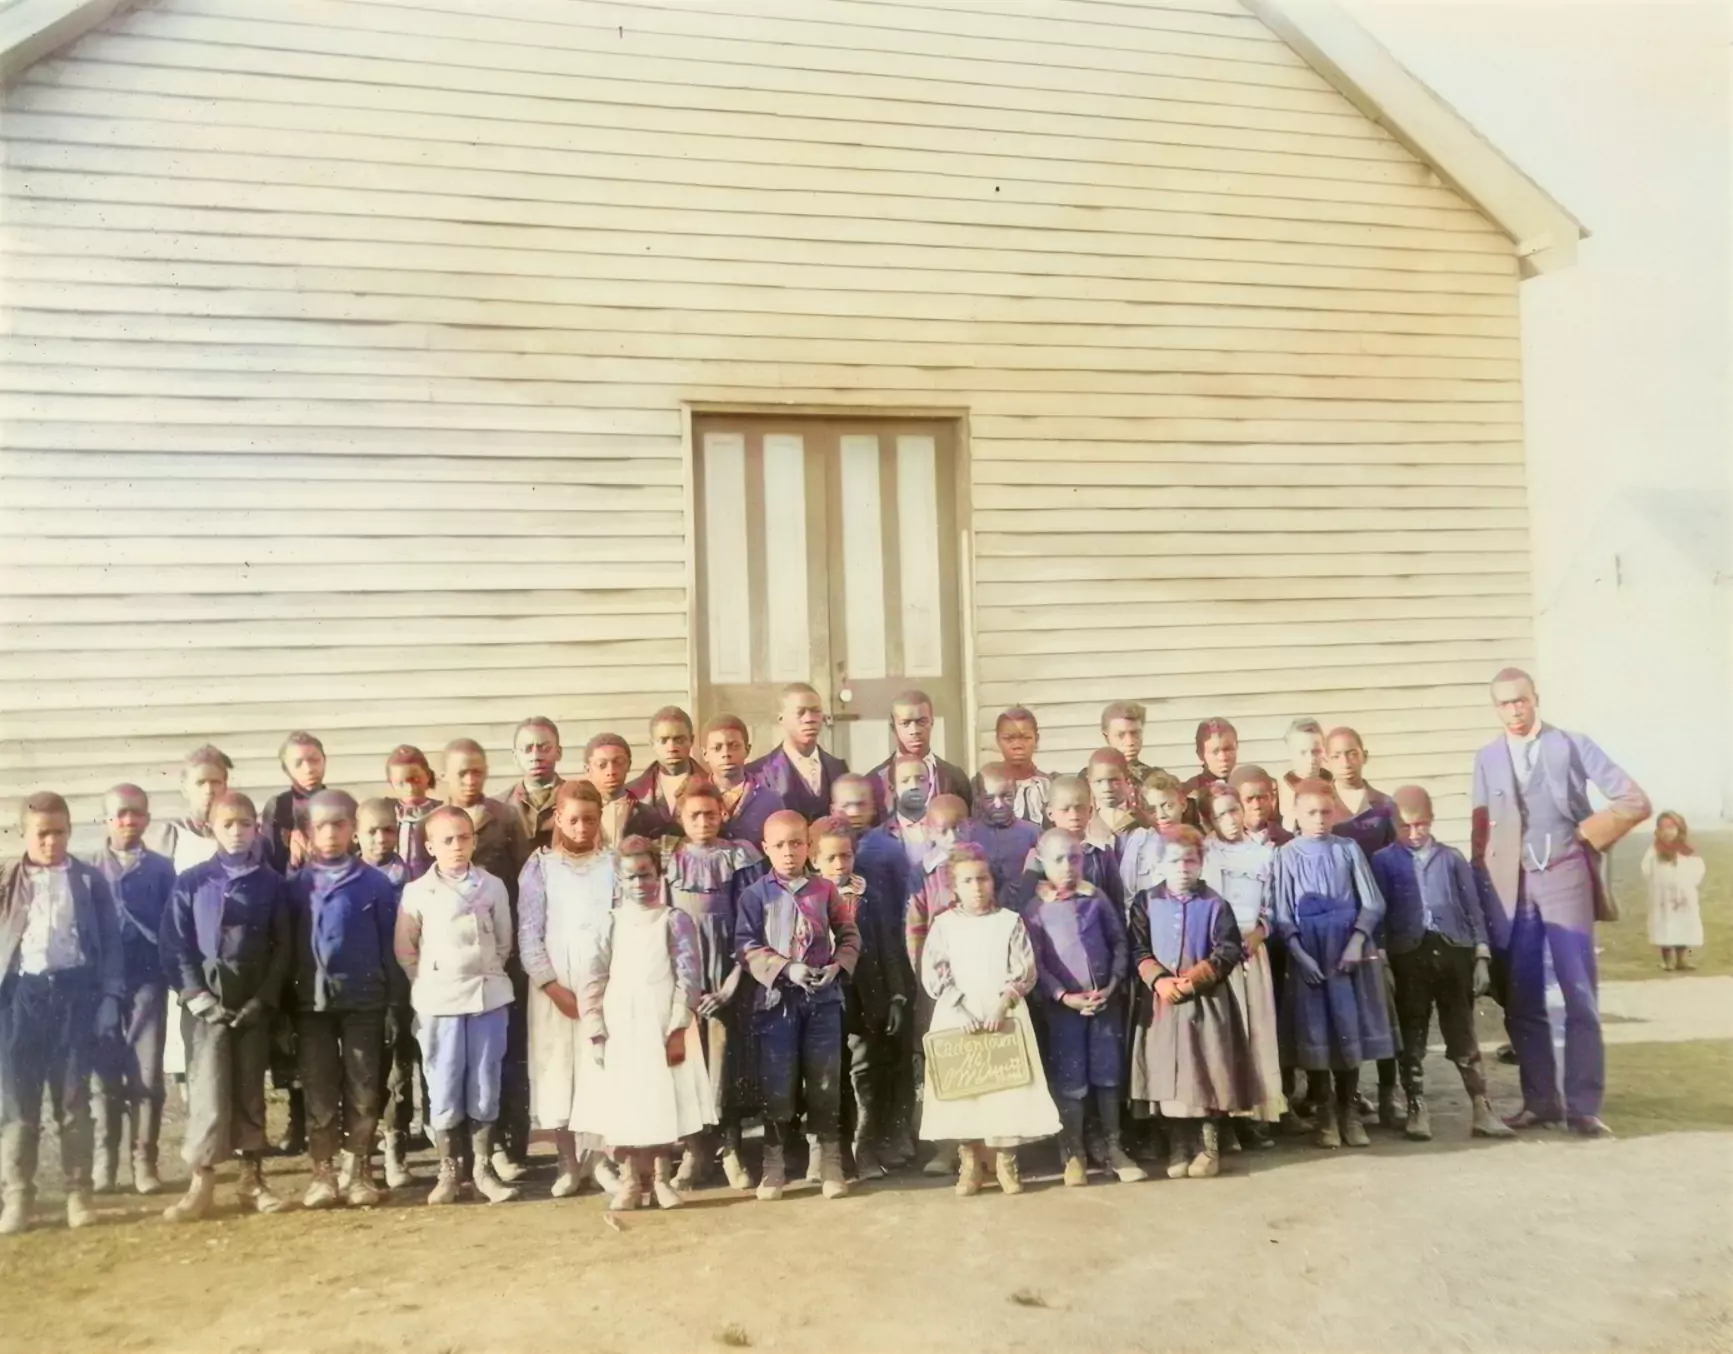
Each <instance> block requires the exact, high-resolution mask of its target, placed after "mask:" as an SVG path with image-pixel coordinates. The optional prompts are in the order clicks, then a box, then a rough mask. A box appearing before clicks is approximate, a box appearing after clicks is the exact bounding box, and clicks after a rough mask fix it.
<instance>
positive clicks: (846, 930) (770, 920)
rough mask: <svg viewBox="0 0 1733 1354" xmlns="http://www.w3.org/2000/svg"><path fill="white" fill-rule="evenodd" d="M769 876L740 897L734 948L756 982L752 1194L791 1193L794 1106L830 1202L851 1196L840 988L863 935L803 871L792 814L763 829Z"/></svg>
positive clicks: (802, 829)
mask: <svg viewBox="0 0 1733 1354" xmlns="http://www.w3.org/2000/svg"><path fill="white" fill-rule="evenodd" d="M764 854H765V858H766V859H767V860H768V861H769V864H770V871H769V873H767V874H766V875H764V876H763V877H762V878H761V879H759V880H757V881H756V882H755V883H753V884H752V885H750V886H749V887H748V888H747V889H746V890H745V891H744V892H743V893H742V894H741V895H740V905H739V912H738V915H737V916H736V919H735V927H734V941H735V951H736V953H737V954H738V956H739V958H740V960H741V962H742V963H744V964H745V965H746V967H747V969H748V970H749V971H750V972H751V974H752V976H753V977H754V978H756V979H757V980H758V984H759V985H758V986H757V987H756V988H754V989H753V1009H754V1012H755V1014H754V1016H753V1026H754V1033H755V1034H756V1035H757V1037H758V1069H759V1081H760V1084H761V1086H762V1089H763V1093H764V1171H763V1174H762V1175H761V1176H760V1178H759V1183H758V1197H759V1198H760V1199H764V1200H774V1199H780V1198H781V1197H782V1192H783V1190H784V1189H785V1188H786V1187H787V1182H788V1170H787V1160H786V1149H787V1146H788V1144H789V1142H790V1141H791V1140H792V1138H793V1123H794V1115H795V1109H796V1107H797V1105H802V1104H804V1107H805V1113H806V1123H807V1128H808V1130H809V1131H810V1132H812V1133H814V1134H816V1135H817V1137H818V1140H819V1146H820V1152H821V1158H822V1179H823V1182H824V1195H825V1197H826V1198H832V1199H834V1198H840V1197H842V1196H843V1195H844V1194H846V1193H847V1192H848V1185H847V1182H846V1181H845V1179H844V1177H843V1169H842V1146H841V1141H840V1137H839V1133H840V1127H841V1125H840V1117H841V1105H842V1047H843V991H842V984H841V983H840V982H839V981H838V979H839V978H840V977H841V976H842V975H843V974H844V973H848V972H853V970H854V967H855V962H856V960H857V959H858V958H859V957H860V932H859V930H857V929H856V927H855V923H854V919H853V918H852V917H851V916H850V915H849V908H848V905H847V904H846V903H845V902H844V901H843V899H842V896H841V895H840V894H839V893H838V892H837V890H836V887H835V886H834V885H833V884H831V883H830V882H829V881H828V880H825V879H820V878H818V877H817V876H816V875H812V874H808V873H807V869H806V865H807V858H808V848H807V825H806V820H805V819H804V818H802V817H801V816H800V815H799V814H798V813H795V812H794V811H793V810H792V809H782V810H780V811H778V812H777V813H774V814H772V815H771V816H770V819H769V821H768V822H767V823H766V824H765V830H764Z"/></svg>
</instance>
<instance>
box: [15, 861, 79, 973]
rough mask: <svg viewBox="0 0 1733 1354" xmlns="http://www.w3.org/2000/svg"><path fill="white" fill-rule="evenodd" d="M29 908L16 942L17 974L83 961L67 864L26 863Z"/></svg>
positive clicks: (48, 970) (54, 969)
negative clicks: (19, 938)
mask: <svg viewBox="0 0 1733 1354" xmlns="http://www.w3.org/2000/svg"><path fill="white" fill-rule="evenodd" d="M24 877H25V879H26V880H28V881H29V885H30V905H29V906H30V911H29V916H28V919H27V920H26V921H25V923H24V935H23V938H22V939H21V940H19V942H18V971H19V972H20V973H32V974H34V973H56V972H59V971H60V970H61V969H69V968H77V967H79V965H81V964H82V963H83V962H84V952H83V951H82V950H81V949H80V948H79V944H78V917H77V914H76V913H75V912H74V910H73V906H72V871H71V869H70V868H69V867H68V866H66V865H53V866H49V865H26V866H25V867H24Z"/></svg>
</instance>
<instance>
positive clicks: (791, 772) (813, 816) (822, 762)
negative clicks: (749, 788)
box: [746, 746, 848, 823]
mask: <svg viewBox="0 0 1733 1354" xmlns="http://www.w3.org/2000/svg"><path fill="white" fill-rule="evenodd" d="M818 766H819V778H818V793H817V794H814V793H813V792H812V788H811V787H810V786H809V785H807V783H806V777H805V776H803V775H801V774H800V772H798V771H796V770H795V769H794V763H793V762H791V761H790V760H789V759H788V751H787V749H785V748H783V747H780V746H779V747H778V748H777V749H776V751H775V752H772V753H771V754H770V755H769V756H768V757H760V758H759V759H758V760H757V761H755V762H753V763H752V764H751V765H750V766H748V767H747V768H746V774H747V775H749V776H751V777H752V778H753V779H754V780H756V781H757V782H758V783H759V784H760V785H764V786H768V787H769V788H770V789H772V790H774V791H776V793H777V794H778V795H779V796H781V798H782V803H783V807H784V808H790V809H793V810H794V811H795V812H796V813H798V814H799V815H800V816H801V817H802V818H804V819H806V821H807V822H809V823H811V822H814V821H816V820H817V819H820V818H823V817H824V816H825V815H826V814H828V813H829V812H830V787H831V786H833V785H835V784H836V779H837V777H838V776H846V775H847V774H848V763H847V762H845V761H843V759H842V758H841V757H833V756H831V755H830V753H828V752H826V751H825V750H824V749H823V748H819V749H818Z"/></svg>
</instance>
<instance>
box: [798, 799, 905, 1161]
mask: <svg viewBox="0 0 1733 1354" xmlns="http://www.w3.org/2000/svg"><path fill="white" fill-rule="evenodd" d="M807 843H808V846H809V847H810V849H811V853H812V863H813V868H814V870H815V871H816V873H818V874H819V875H820V876H821V877H823V878H825V879H828V880H830V882H831V883H833V884H835V885H836V887H837V891H838V892H839V893H840V894H841V895H842V898H843V901H844V902H845V903H847V904H848V906H849V907H850V908H852V909H853V913H854V922H855V929H856V930H858V931H859V932H860V959H859V961H858V962H857V963H856V964H855V967H854V972H853V973H852V974H850V975H849V977H850V981H849V983H848V984H847V986H846V988H845V990H844V1022H845V1023H844V1029H845V1032H846V1036H847V1057H846V1059H845V1062H846V1065H847V1071H848V1078H849V1082H850V1086H851V1089H852V1090H853V1092H854V1106H855V1121H854V1160H855V1173H856V1175H858V1176H859V1177H860V1178H861V1179H862V1180H871V1179H875V1178H877V1177H878V1176H882V1175H883V1174H884V1173H885V1166H884V1164H883V1160H882V1158H881V1152H883V1151H885V1150H886V1149H887V1148H889V1149H890V1151H891V1154H892V1155H895V1144H894V1143H892V1142H891V1139H892V1138H893V1137H894V1135H895V1122H894V1121H895V1111H896V1102H897V1085H896V1081H895V1077H896V1073H897V1069H898V1067H899V1066H900V1065H901V1063H902V1061H903V1060H902V1057H901V1053H902V1049H903V1046H904V1041H903V1039H902V1034H903V1031H904V1026H905V1024H906V1012H907V1009H908V1003H909V981H908V970H907V969H906V967H905V959H904V955H903V945H902V931H901V927H900V926H898V925H897V924H896V920H897V919H896V918H895V917H893V916H892V915H891V913H890V912H889V910H888V909H887V908H886V907H885V905H884V899H883V898H881V897H878V896H876V895H875V894H874V892H873V890H872V887H871V885H869V884H868V882H867V880H866V878H865V877H864V876H863V875H861V874H858V873H857V872H856V869H855V862H856V836H855V830H854V828H852V827H851V826H850V825H849V823H848V821H847V820H846V819H843V818H834V817H833V818H820V819H819V820H818V821H817V822H816V823H814V824H813V825H812V827H811V830H810V831H809V832H808V834H807Z"/></svg>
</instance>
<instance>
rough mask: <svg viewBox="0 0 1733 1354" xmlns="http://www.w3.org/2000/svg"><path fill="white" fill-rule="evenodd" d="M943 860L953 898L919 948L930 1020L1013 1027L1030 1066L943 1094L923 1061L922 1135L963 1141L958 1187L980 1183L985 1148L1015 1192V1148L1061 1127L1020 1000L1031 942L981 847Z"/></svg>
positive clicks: (938, 1026) (1018, 1188)
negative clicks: (1000, 1082)
mask: <svg viewBox="0 0 1733 1354" xmlns="http://www.w3.org/2000/svg"><path fill="white" fill-rule="evenodd" d="M948 863H949V865H950V868H951V884H952V888H953V889H954V890H955V893H956V898H957V901H956V906H954V907H951V908H949V909H947V910H946V911H944V912H941V913H939V914H938V915H937V916H936V917H934V918H933V924H932V929H931V930H930V931H929V932H928V933H927V943H926V948H925V949H924V950H923V951H922V952H921V984H922V986H923V987H925V988H926V990H927V993H928V995H930V996H931V997H932V998H933V1019H932V1024H931V1025H930V1026H929V1028H930V1029H932V1030H957V1029H964V1030H982V1029H1004V1028H1007V1027H1008V1028H1010V1029H1013V1030H1015V1031H1016V1032H1017V1034H1018V1036H1019V1038H1020V1039H1021V1040H1022V1043H1023V1051H1024V1053H1025V1055H1026V1056H1027V1057H1028V1059H1029V1068H1030V1071H1031V1073H1032V1074H1033V1075H1032V1076H1031V1077H1030V1080H1029V1082H1028V1084H1027V1085H1025V1086H1017V1087H1013V1088H1011V1089H1009V1090H1003V1091H989V1092H988V1093H987V1094H985V1095H978V1096H971V1097H968V1098H966V1099H961V1100H940V1099H939V1098H938V1096H937V1095H936V1094H935V1093H934V1088H933V1081H932V1072H931V1064H929V1065H928V1066H929V1070H928V1073H927V1085H926V1088H925V1090H924V1092H923V1094H922V1097H921V1137H923V1138H925V1139H926V1140H927V1141H929V1142H961V1143H962V1145H963V1146H962V1154H961V1155H962V1169H961V1171H960V1173H959V1175H958V1178H957V1193H958V1194H961V1195H965V1196H966V1195H970V1194H974V1193H976V1192H978V1191H979V1190H980V1188H981V1181H982V1178H983V1176H984V1175H985V1173H986V1166H987V1154H988V1152H989V1151H991V1152H993V1153H994V1154H995V1155H994V1162H993V1165H994V1169H995V1173H996V1174H997V1175H998V1178H999V1185H1000V1188H1002V1189H1003V1190H1004V1191H1005V1193H1007V1194H1019V1193H1021V1192H1022V1189H1023V1182H1022V1179H1021V1177H1020V1176H1019V1174H1018V1170H1017V1153H1016V1150H1015V1149H1016V1148H1017V1147H1018V1146H1019V1145H1020V1144H1022V1143H1026V1142H1038V1141H1039V1140H1041V1139H1042V1138H1050V1137H1052V1136H1053V1135H1054V1134H1055V1133H1057V1132H1058V1131H1059V1111H1058V1109H1057V1108H1056V1107H1055V1106H1054V1104H1053V1097H1052V1095H1050V1094H1049V1093H1048V1090H1047V1077H1046V1075H1045V1073H1044V1072H1043V1070H1042V1067H1041V1050H1040V1049H1039V1048H1037V1047H1036V1044H1035V1032H1034V1030H1033V1028H1032V1027H1031V1026H1030V1024H1029V1006H1028V1003H1027V1001H1026V1000H1025V998H1026V997H1027V996H1028V995H1029V993H1030V992H1031V991H1033V990H1034V987H1035V950H1034V947H1033V946H1031V945H1030V943H1029V932H1028V931H1027V930H1025V929H1024V926H1023V919H1022V918H1021V917H1019V916H1018V915H1017V914H1016V913H1015V912H1012V911H1009V910H1007V909H1005V908H1002V907H1000V906H999V905H998V903H997V902H996V901H995V899H994V896H993V871H992V866H991V864H990V863H989V862H988V859H987V853H986V852H985V851H983V850H982V849H981V848H980V847H979V846H976V845H974V844H973V843H966V844H963V845H959V846H955V847H953V848H952V849H951V854H950V857H949V861H948Z"/></svg>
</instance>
